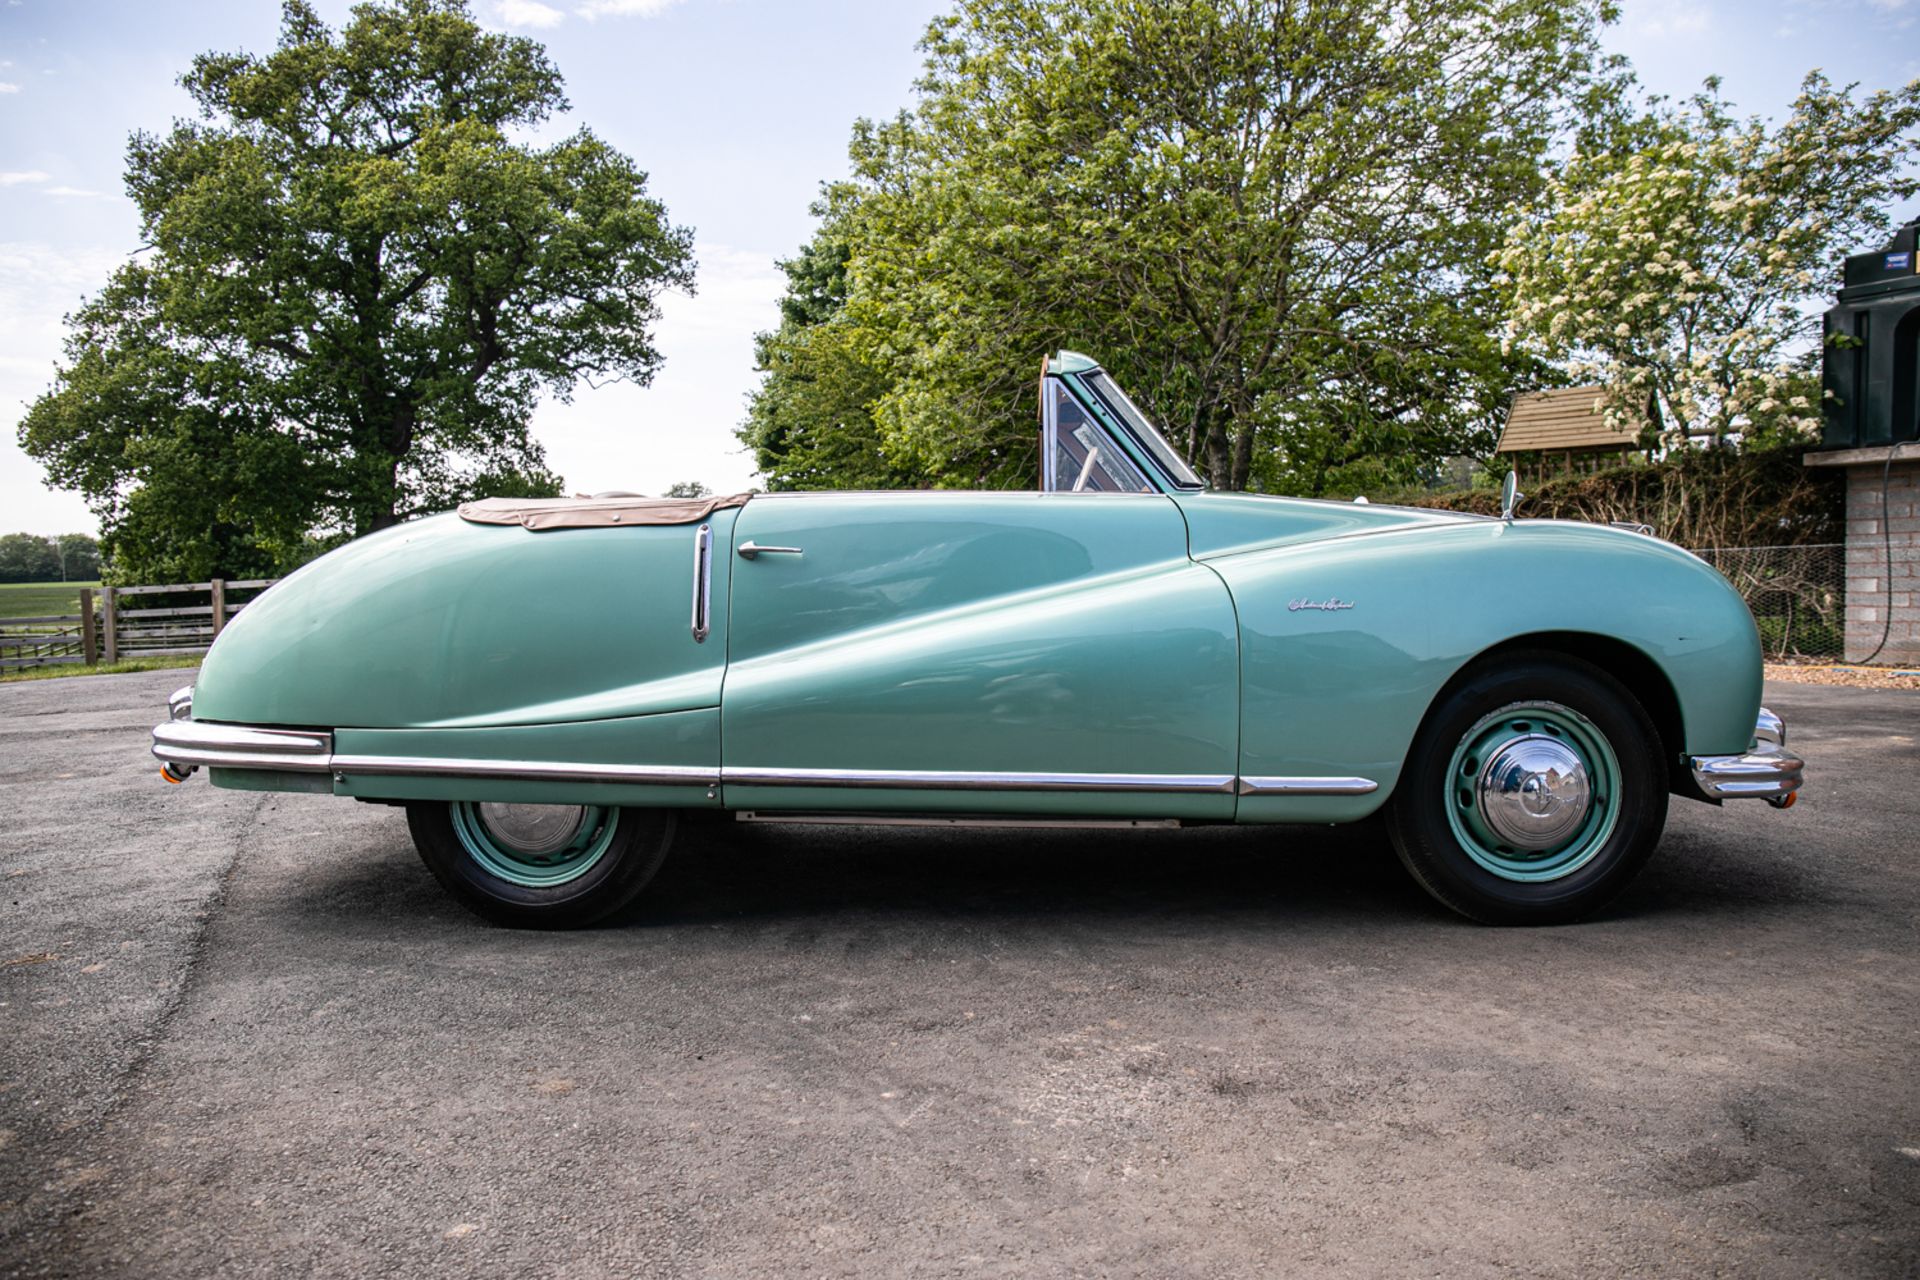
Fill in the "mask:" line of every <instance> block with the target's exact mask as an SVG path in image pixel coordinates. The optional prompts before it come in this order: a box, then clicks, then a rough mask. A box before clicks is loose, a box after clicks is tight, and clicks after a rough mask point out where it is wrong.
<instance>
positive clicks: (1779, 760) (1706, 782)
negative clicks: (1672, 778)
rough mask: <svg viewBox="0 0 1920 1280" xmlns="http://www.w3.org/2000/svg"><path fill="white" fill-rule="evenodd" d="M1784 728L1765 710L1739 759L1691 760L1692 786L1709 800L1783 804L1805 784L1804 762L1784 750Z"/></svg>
mask: <svg viewBox="0 0 1920 1280" xmlns="http://www.w3.org/2000/svg"><path fill="white" fill-rule="evenodd" d="M1786 742H1787V725H1786V722H1785V721H1784V720H1782V719H1781V718H1780V717H1779V716H1777V715H1775V714H1774V713H1773V712H1771V711H1769V710H1767V709H1766V708H1765V707H1762V708H1760V720H1759V723H1757V724H1756V725H1754V729H1753V746H1752V747H1750V748H1749V749H1748V750H1746V751H1743V752H1741V753H1740V754H1739V755H1732V756H1694V757H1692V758H1691V759H1690V760H1689V761H1688V762H1687V763H1688V764H1689V765H1690V766H1692V769H1693V781H1694V785H1696V786H1697V787H1699V788H1700V794H1701V795H1703V796H1705V797H1707V799H1709V800H1770V801H1772V802H1773V803H1774V804H1775V805H1777V806H1780V807H1784V806H1785V802H1786V801H1787V800H1788V799H1789V798H1790V797H1791V796H1792V795H1793V793H1794V792H1795V791H1797V790H1799V789H1800V786H1801V784H1802V783H1804V782H1805V781H1806V768H1807V762H1806V761H1804V760H1802V759H1801V758H1800V757H1799V756H1796V755H1794V754H1793V753H1791V752H1790V751H1788V750H1787V747H1786Z"/></svg>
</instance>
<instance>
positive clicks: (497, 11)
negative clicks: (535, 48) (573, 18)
mask: <svg viewBox="0 0 1920 1280" xmlns="http://www.w3.org/2000/svg"><path fill="white" fill-rule="evenodd" d="M493 12H494V15H495V16H496V17H498V18H499V19H500V21H502V22H504V23H506V24H507V25H508V26H510V27H540V28H546V27H557V26H559V25H560V24H561V23H562V22H565V21H566V20H567V15H566V14H564V13H562V12H561V11H560V10H558V9H556V8H554V7H553V6H552V5H550V4H541V3H540V0H499V3H498V4H496V5H494V6H493Z"/></svg>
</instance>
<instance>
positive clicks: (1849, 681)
mask: <svg viewBox="0 0 1920 1280" xmlns="http://www.w3.org/2000/svg"><path fill="white" fill-rule="evenodd" d="M1767 679H1769V680H1773V681H1777V682H1780V683H1784V684H1831V685H1841V686H1844V687H1846V688H1849V689H1920V671H1916V670H1914V669H1913V668H1912V667H1852V666H1845V665H1842V664H1839V663H1831V662H1769V663H1768V664H1767Z"/></svg>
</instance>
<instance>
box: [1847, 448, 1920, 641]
mask: <svg viewBox="0 0 1920 1280" xmlns="http://www.w3.org/2000/svg"><path fill="white" fill-rule="evenodd" d="M1846 472H1847V629H1846V652H1847V661H1849V662H1861V661H1864V660H1865V659H1866V657H1867V655H1868V654H1870V653H1872V652H1873V650H1874V648H1875V647H1876V646H1877V645H1879V644H1880V637H1881V634H1882V630H1883V629H1884V630H1885V633H1886V638H1887V643H1886V647H1885V648H1883V649H1881V650H1880V654H1879V656H1878V657H1876V658H1875V659H1874V663H1875V665H1879V664H1881V663H1889V662H1891V663H1900V664H1920V460H1917V459H1907V458H1899V459H1897V460H1896V461H1895V462H1894V463H1893V466H1892V468H1891V470H1885V463H1884V462H1882V463H1881V464H1880V465H1852V466H1848V467H1847V468H1846ZM1883 474H1884V475H1885V477H1886V485H1887V491H1886V508H1885V517H1884V518H1885V522H1886V523H1885V526H1884V532H1883V531H1882V524H1881V520H1882V510H1881V502H1880V484H1881V477H1882V475H1883ZM1889 550H1891V552H1892V556H1891V563H1889V557H1888V552H1889ZM1889 618H1890V621H1889Z"/></svg>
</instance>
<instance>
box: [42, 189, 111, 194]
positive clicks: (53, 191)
mask: <svg viewBox="0 0 1920 1280" xmlns="http://www.w3.org/2000/svg"><path fill="white" fill-rule="evenodd" d="M45 194H46V195H50V196H97V195H101V194H103V193H102V192H99V191H89V190H87V189H86V188H85V187H48V188H47V189H46V192H45Z"/></svg>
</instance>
